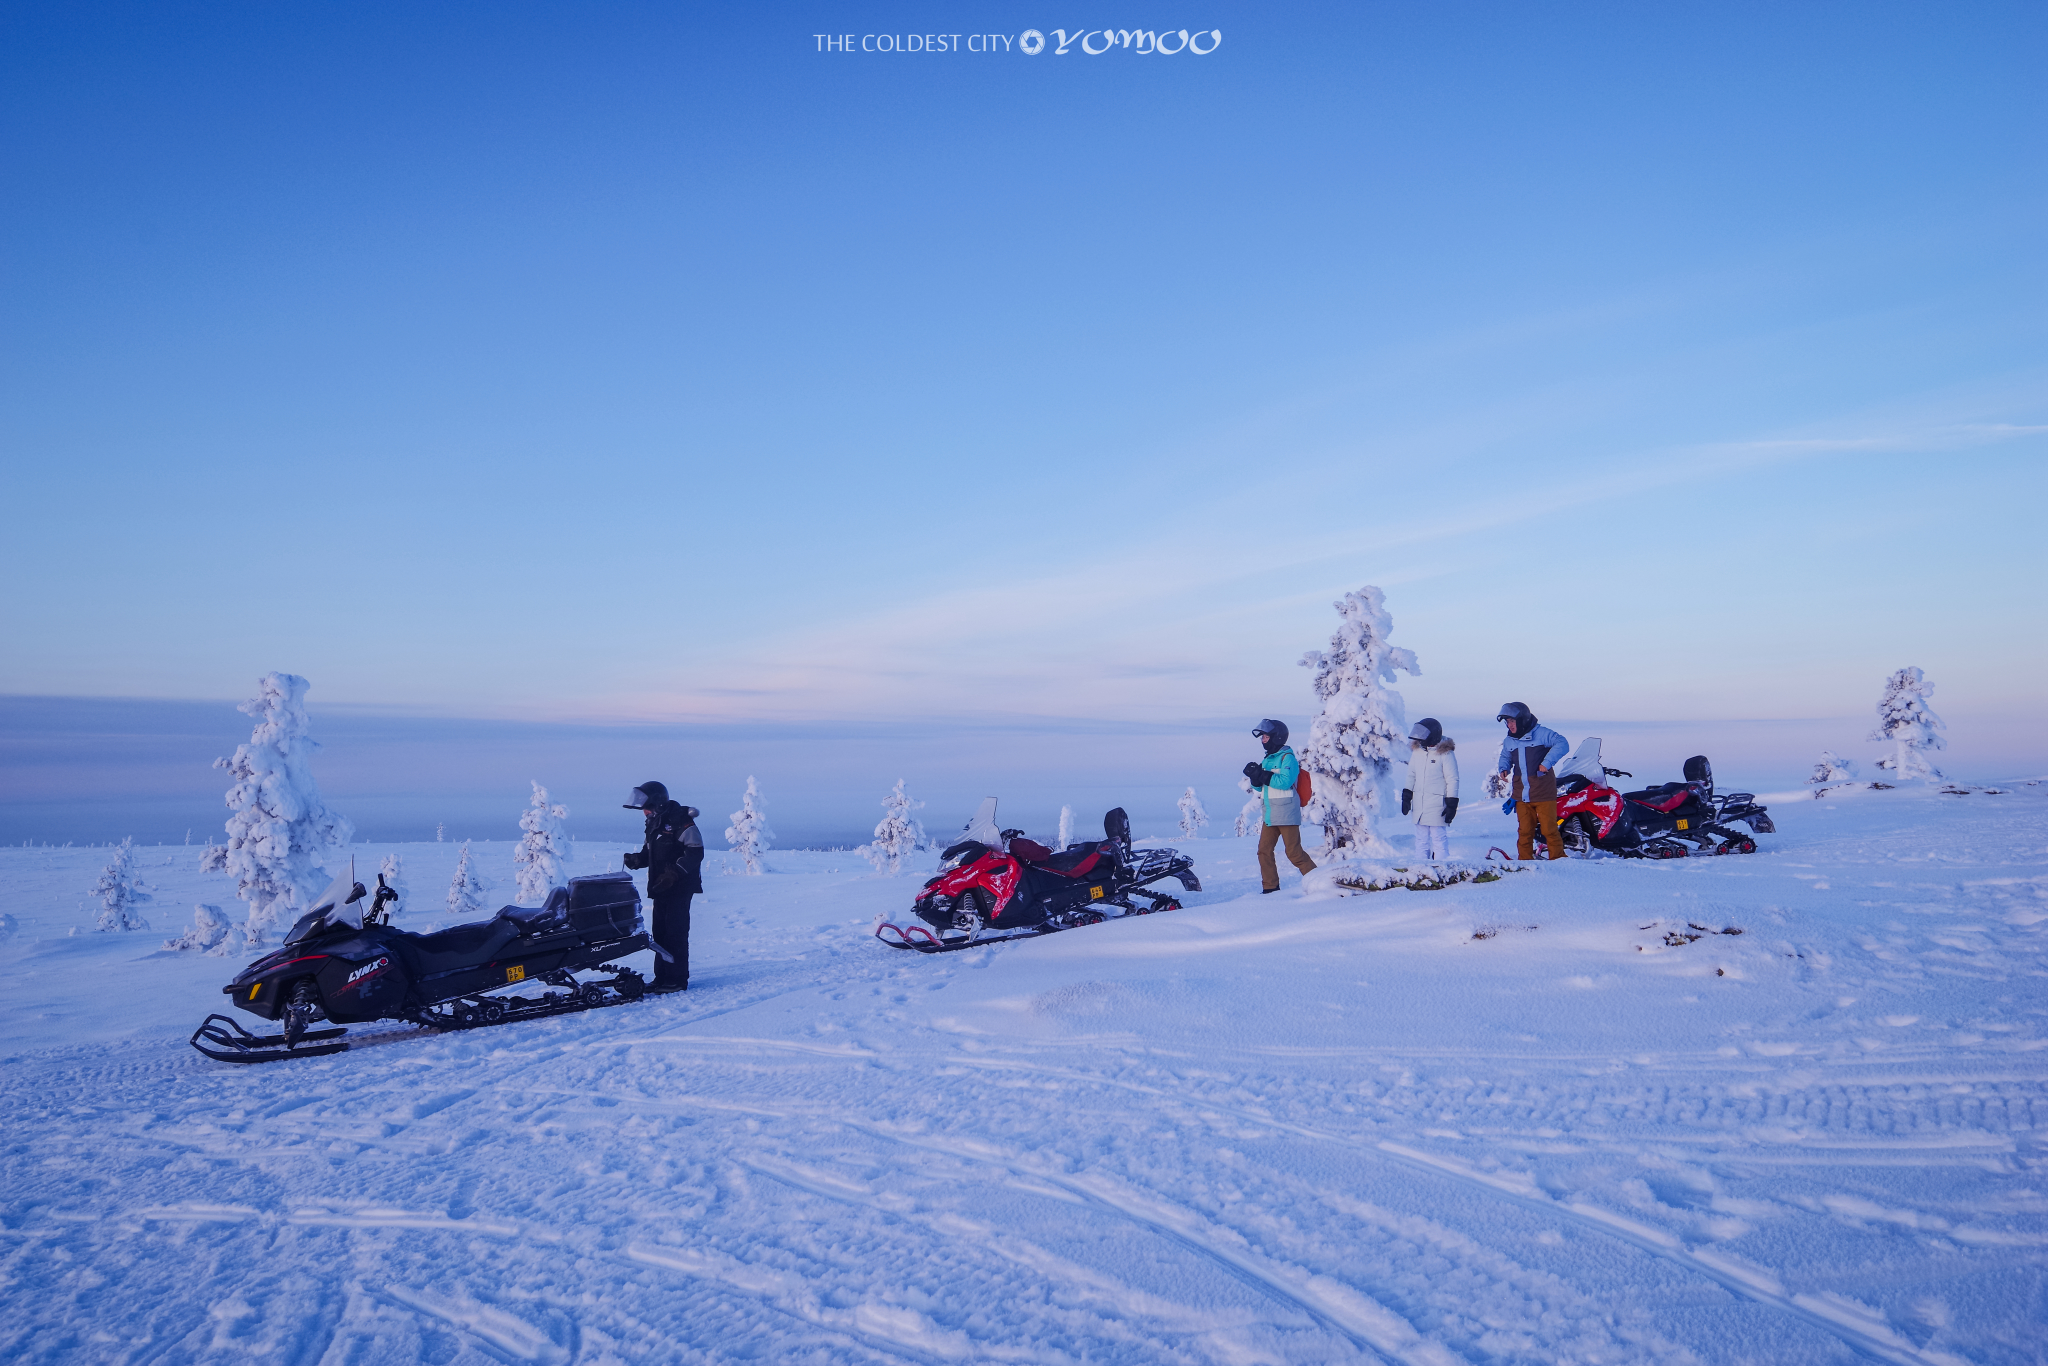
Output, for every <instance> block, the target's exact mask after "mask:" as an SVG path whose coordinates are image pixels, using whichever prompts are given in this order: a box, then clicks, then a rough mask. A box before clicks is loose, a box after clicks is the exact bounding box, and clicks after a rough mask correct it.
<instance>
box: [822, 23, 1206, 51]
mask: <svg viewBox="0 0 2048 1366" xmlns="http://www.w3.org/2000/svg"><path fill="white" fill-rule="evenodd" d="M811 38H812V40H813V41H814V42H815V43H816V44H817V47H818V51H819V52H830V53H840V54H845V55H851V54H853V53H856V52H900V53H923V54H948V53H959V52H969V53H988V52H1005V53H1007V52H1021V53H1023V54H1024V55H1025V56H1026V57H1036V56H1037V55H1038V54H1039V53H1041V52H1044V51H1045V50H1046V49H1047V48H1048V47H1050V48H1051V49H1052V54H1053V56H1055V57H1065V56H1068V55H1070V54H1072V53H1075V52H1084V53H1086V54H1087V55H1088V56H1090V57H1100V56H1101V55H1102V54H1103V53H1105V52H1117V51H1123V52H1135V53H1144V54H1146V55H1148V56H1157V57H1171V56H1173V55H1175V54H1176V53H1181V52H1192V53H1194V54H1195V55H1196V56H1197V57H1206V56H1208V55H1209V54H1210V53H1212V52H1214V51H1215V50H1216V49H1217V48H1219V47H1222V46H1223V30H1222V29H1220V28H1210V29H1196V30H1195V31H1193V32H1192V33H1191V32H1189V31H1188V30H1187V29H1184V28H1183V29H1170V28H1169V29H1157V30H1154V29H1149V28H1084V29H1076V30H1074V31H1073V32H1071V33H1069V32H1068V31H1067V30H1066V29H1063V28H1056V29H1054V30H1053V31H1052V37H1051V38H1047V37H1046V36H1045V34H1044V33H1043V32H1041V31H1040V30H1038V29H1035V28H1027V29H1025V30H1024V31H1023V32H1022V33H813V34H812V35H811Z"/></svg>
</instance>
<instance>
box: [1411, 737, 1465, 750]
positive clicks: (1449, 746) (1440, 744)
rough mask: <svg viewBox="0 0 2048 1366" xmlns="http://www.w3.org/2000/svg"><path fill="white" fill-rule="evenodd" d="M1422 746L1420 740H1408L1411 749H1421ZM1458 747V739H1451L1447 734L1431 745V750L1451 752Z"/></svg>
mask: <svg viewBox="0 0 2048 1366" xmlns="http://www.w3.org/2000/svg"><path fill="white" fill-rule="evenodd" d="M1422 747H1423V745H1422V742H1421V741H1420V740H1410V741H1409V742H1408V748H1410V749H1421V748H1422ZM1457 748H1458V744H1457V741H1455V740H1453V739H1451V737H1450V736H1448V735H1446V736H1445V737H1444V738H1443V739H1441V740H1439V741H1437V742H1436V744H1435V745H1433V746H1431V747H1430V752H1431V753H1433V754H1450V753H1452V752H1454V751H1455V750H1456V749H1457Z"/></svg>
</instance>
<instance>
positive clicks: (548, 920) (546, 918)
mask: <svg viewBox="0 0 2048 1366" xmlns="http://www.w3.org/2000/svg"><path fill="white" fill-rule="evenodd" d="M557 902H560V903H561V904H559V905H558V904H557ZM567 908H568V900H567V897H566V894H565V893H564V892H563V890H562V889H561V888H560V887H557V888H555V892H554V895H553V896H550V897H549V898H548V904H547V905H545V906H507V907H506V908H505V909H504V910H502V911H499V912H498V917H497V918H498V919H500V920H509V921H511V922H512V923H513V924H514V925H516V926H518V927H519V933H521V934H543V933H545V932H546V931H547V930H548V929H549V928H550V927H551V925H552V924H553V922H555V921H557V920H560V921H561V922H562V927H563V928H564V929H566V928H568V920H567V918H566V916H564V914H563V912H564V911H566V910H567Z"/></svg>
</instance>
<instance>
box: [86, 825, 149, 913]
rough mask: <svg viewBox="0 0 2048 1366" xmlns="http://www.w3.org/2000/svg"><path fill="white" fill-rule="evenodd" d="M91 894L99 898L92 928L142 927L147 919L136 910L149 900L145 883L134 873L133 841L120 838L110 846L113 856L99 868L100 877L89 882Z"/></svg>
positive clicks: (147, 886)
mask: <svg viewBox="0 0 2048 1366" xmlns="http://www.w3.org/2000/svg"><path fill="white" fill-rule="evenodd" d="M92 894H93V895H94V896H96V897H98V898H99V899H100V910H99V914H98V915H97V916H95V917H94V918H93V928H95V929H98V930H101V931H110V930H146V929H148V928H149V922H148V921H147V920H144V919H143V918H142V913H141V912H140V911H138V910H137V909H136V907H137V906H140V905H141V904H142V903H144V902H146V901H148V900H149V899H150V895H149V884H148V883H146V882H143V881H142V880H141V879H139V878H137V877H136V876H135V841H134V840H132V839H125V840H122V841H121V842H120V843H119V844H117V845H115V846H114V857H113V858H112V860H110V861H109V862H108V864H107V866H106V867H105V868H103V869H101V870H100V880H99V881H98V882H95V883H93V885H92Z"/></svg>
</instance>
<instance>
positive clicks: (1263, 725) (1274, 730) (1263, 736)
mask: <svg viewBox="0 0 2048 1366" xmlns="http://www.w3.org/2000/svg"><path fill="white" fill-rule="evenodd" d="M1252 734H1254V735H1256V736H1258V737H1259V739H1260V741H1261V742H1262V743H1264V745H1265V746H1266V752H1267V753H1268V754H1271V753H1273V752H1274V751H1275V750H1277V749H1279V748H1280V746H1282V745H1284V744H1286V743H1287V723H1286V722H1285V721H1275V720H1274V719H1273V718H1272V717H1270V716H1269V717H1267V718H1266V719H1265V720H1263V721H1261V722H1259V724H1258V725H1256V726H1253V727H1252Z"/></svg>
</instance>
